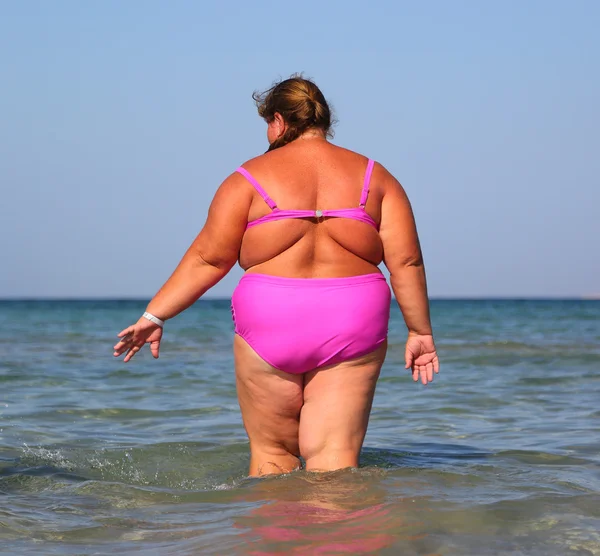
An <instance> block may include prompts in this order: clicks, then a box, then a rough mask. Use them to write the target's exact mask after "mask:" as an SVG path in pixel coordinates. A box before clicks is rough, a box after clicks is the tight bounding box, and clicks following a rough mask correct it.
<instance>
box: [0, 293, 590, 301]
mask: <svg viewBox="0 0 600 556" xmlns="http://www.w3.org/2000/svg"><path fill="white" fill-rule="evenodd" d="M151 299H152V297H151V296H150V297H133V296H131V297H129V296H115V297H109V296H77V297H62V296H40V297H35V296H14V297H0V302H6V301H14V302H17V301H150V300H151ZM392 299H393V300H395V297H394V296H393V295H392ZM429 300H430V301H496V300H497V301H600V295H568V296H561V295H540V296H528V295H474V296H462V295H459V296H453V295H436V296H431V297H429ZM202 301H231V296H215V297H213V296H208V297H202V298H200V299H198V300H197V301H195V302H194V303H198V302H202Z"/></svg>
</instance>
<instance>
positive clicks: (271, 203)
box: [236, 166, 277, 210]
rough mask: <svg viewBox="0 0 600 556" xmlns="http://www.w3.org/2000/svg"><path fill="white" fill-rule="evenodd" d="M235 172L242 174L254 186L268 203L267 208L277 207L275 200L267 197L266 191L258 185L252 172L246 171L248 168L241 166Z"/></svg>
mask: <svg viewBox="0 0 600 556" xmlns="http://www.w3.org/2000/svg"><path fill="white" fill-rule="evenodd" d="M236 172H239V173H240V174H242V176H244V177H245V178H246V179H247V180H248V181H249V182H250V183H251V184H252V186H253V187H254V189H256V191H257V192H258V194H259V195H260V196H261V197H262V198H263V200H264V201H265V203H267V205H269V208H270V209H271V210H274V209H276V208H277V203H275V201H273V199H271V197H269V195H268V193H267V192H266V191H265V190H264V189H263V188H262V187H261V186H260V183H258V182H257V181H256V180H255V179H254V177H253V176H252V174H250V172H248V170H246V168H242V167H241V166H240V167H239V168H238V169H237V170H236Z"/></svg>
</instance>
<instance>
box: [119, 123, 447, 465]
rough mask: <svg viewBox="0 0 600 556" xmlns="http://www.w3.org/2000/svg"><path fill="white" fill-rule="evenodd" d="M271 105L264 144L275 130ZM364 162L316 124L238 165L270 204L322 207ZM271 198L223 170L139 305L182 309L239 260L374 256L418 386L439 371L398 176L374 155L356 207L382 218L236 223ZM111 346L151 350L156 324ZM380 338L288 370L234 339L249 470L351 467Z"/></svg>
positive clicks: (352, 266) (346, 187) (140, 325)
mask: <svg viewBox="0 0 600 556" xmlns="http://www.w3.org/2000/svg"><path fill="white" fill-rule="evenodd" d="M285 126H286V124H285V121H284V120H283V118H282V117H281V116H280V115H279V114H276V115H275V118H274V119H273V121H272V122H270V123H269V124H268V129H267V138H268V140H269V142H272V141H273V140H275V139H276V138H277V137H279V136H280V135H281V134H282V133H283V132H284V130H285ZM366 165H367V159H366V158H365V157H363V156H362V155H359V154H357V153H354V152H352V151H349V150H346V149H343V148H341V147H338V146H335V145H333V144H331V143H329V142H328V141H327V140H326V137H325V135H324V133H323V132H322V131H321V130H318V129H314V130H309V131H308V132H306V133H305V134H304V135H302V136H301V137H299V138H298V139H296V140H295V141H293V142H291V143H289V144H288V145H285V146H284V147H281V148H278V149H275V150H273V151H271V152H268V153H266V154H264V155H261V156H259V157H257V158H254V159H252V160H250V161H248V162H247V163H246V164H244V167H245V168H246V169H247V170H248V171H249V172H250V173H251V174H252V175H253V176H254V177H255V178H256V179H257V180H258V182H259V183H260V184H261V185H262V186H263V187H264V188H265V190H266V191H268V193H269V195H270V196H271V197H272V198H273V199H275V200H276V201H277V205H278V206H279V208H282V209H288V208H298V209H300V208H301V209H310V210H316V209H330V208H344V207H354V206H357V205H358V200H359V198H360V192H361V188H362V179H363V176H364V172H365V169H366ZM269 210H270V209H269V207H268V206H267V205H266V204H265V202H264V201H263V199H262V198H261V197H260V196H259V195H258V193H256V191H255V190H254V188H253V187H252V186H251V185H250V184H249V183H248V182H247V181H246V179H245V178H244V177H243V176H241V175H240V174H238V173H234V174H232V175H231V176H229V177H228V178H227V179H226V180H225V181H224V182H223V183H222V184H221V186H220V187H219V189H218V190H217V192H216V194H215V196H214V199H213V201H212V203H211V206H210V208H209V212H208V218H207V220H206V223H205V225H204V228H203V229H202V231H201V232H200V233H199V234H198V236H197V238H196V239H195V240H194V242H193V243H192V245H191V246H190V248H189V249H188V250H187V252H186V253H185V255H184V257H183V259H182V260H181V262H180V263H179V265H178V266H177V268H176V269H175V271H174V272H173V274H172V275H171V277H170V278H169V279H168V281H167V282H166V283H165V284H164V285H163V287H162V288H161V289H160V290H159V292H158V293H157V294H156V295H155V296H154V298H153V299H152V301H151V302H150V304H149V305H148V308H147V311H148V312H150V313H152V314H153V315H155V316H157V317H159V318H161V319H163V320H166V319H169V318H172V317H174V316H175V315H177V314H178V313H180V312H181V311H183V310H185V309H187V308H188V307H189V306H191V305H192V304H193V303H194V302H195V301H196V300H198V299H199V298H200V297H201V296H202V295H203V294H204V293H205V292H206V291H208V290H209V289H210V288H211V287H212V286H214V285H215V284H216V283H218V282H219V280H221V279H222V278H223V277H224V276H225V275H226V274H227V273H228V272H229V270H230V269H231V268H232V267H233V266H234V265H235V264H236V262H239V264H240V266H241V267H242V268H243V269H244V270H245V271H246V272H254V273H261V274H271V275H274V276H283V277H295V278H329V277H345V276H356V275H361V274H369V273H373V272H379V270H378V265H379V264H380V263H382V262H383V263H384V264H385V265H386V267H387V268H388V270H389V272H390V276H391V286H392V290H393V291H394V294H395V296H396V300H397V302H398V304H399V306H400V309H401V311H402V314H403V316H404V320H405V322H406V325H407V328H408V338H407V342H406V350H405V361H406V368H407V369H410V370H411V373H412V377H413V380H414V381H415V382H417V381H419V380H420V381H421V382H422V383H423V384H428V383H429V382H431V381H432V380H433V377H434V374H435V373H437V372H438V371H439V360H438V357H437V353H436V349H435V345H434V341H433V336H432V331H431V323H430V318H429V304H428V299H427V287H426V280H425V269H424V266H423V258H422V255H421V249H420V246H419V240H418V236H417V230H416V226H415V221H414V217H413V214H412V210H411V207H410V203H409V201H408V198H407V197H406V194H405V192H404V190H403V188H402V186H401V185H400V183H398V181H397V180H396V179H395V178H394V177H393V176H392V175H391V174H390V173H389V172H388V171H387V170H386V169H385V168H384V167H383V166H381V165H379V164H376V165H375V169H374V171H373V175H372V179H371V188H370V194H369V198H368V201H367V206H366V210H367V212H368V213H369V214H370V215H371V216H372V217H373V218H374V219H375V221H376V222H378V223H379V224H380V230H379V233H378V232H377V231H376V230H375V229H374V228H372V227H371V226H369V225H367V224H365V223H363V222H358V221H355V220H350V219H343V218H322V219H319V220H317V219H293V220H279V221H274V222H269V223H266V224H263V225H260V226H256V227H253V228H251V229H250V230H248V231H246V224H247V222H248V221H251V220H255V219H257V218H260V217H261V216H264V215H265V214H267V213H268V212H269ZM119 338H121V340H120V341H119V342H118V343H117V345H116V346H115V348H114V349H115V351H114V355H115V356H117V357H118V356H121V355H123V354H125V358H124V361H125V362H127V361H129V360H130V359H131V358H132V357H133V356H134V355H135V354H136V353H137V352H138V351H139V350H140V349H141V348H142V346H143V345H144V344H145V343H149V344H150V351H151V353H152V355H153V356H154V357H155V358H157V357H158V355H159V348H160V341H161V338H162V329H161V328H160V327H158V326H157V325H155V324H154V323H152V322H150V321H148V320H146V319H145V318H143V317H142V318H140V319H139V320H138V322H137V323H136V324H134V325H132V326H129V327H127V328H126V329H125V330H123V331H122V332H121V333H120V334H119ZM386 349H387V346H385V345H384V346H381V347H379V348H378V349H377V350H376V351H374V352H372V353H370V354H368V355H366V356H364V357H361V358H359V359H356V360H353V361H345V362H343V363H340V364H337V365H332V366H329V367H324V368H320V369H315V370H313V371H309V372H308V373H305V374H304V375H292V374H288V373H285V372H283V371H280V370H278V369H275V368H274V367H271V366H270V365H268V364H267V363H266V362H265V361H263V360H262V359H261V358H260V357H259V356H258V355H257V354H256V353H255V352H254V351H253V350H252V349H251V348H250V346H248V344H247V343H246V342H245V341H244V340H243V339H242V338H240V337H239V336H235V339H234V356H235V367H236V385H237V390H238V399H239V402H240V408H241V411H242V417H243V420H244V426H245V428H246V431H247V433H248V437H249V439H250V450H251V460H250V475H255V476H259V475H265V474H272V473H283V472H289V471H292V470H294V469H297V468H298V467H299V466H300V460H299V457H302V458H303V459H304V461H305V464H306V469H307V470H315V471H316V470H320V471H329V470H334V469H340V468H344V467H356V466H357V465H358V456H359V453H360V449H361V447H362V443H363V440H364V436H365V433H366V430H367V425H368V420H369V414H370V410H371V404H372V401H373V395H374V392H375V385H376V382H377V378H378V376H379V372H380V370H381V365H382V364H383V361H384V359H385V354H386Z"/></svg>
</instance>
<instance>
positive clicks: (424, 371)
mask: <svg viewBox="0 0 600 556" xmlns="http://www.w3.org/2000/svg"><path fill="white" fill-rule="evenodd" d="M419 372H420V374H421V382H422V383H423V385H426V384H427V367H425V365H421V368H420V369H419Z"/></svg>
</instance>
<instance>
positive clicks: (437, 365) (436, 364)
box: [433, 355, 440, 373]
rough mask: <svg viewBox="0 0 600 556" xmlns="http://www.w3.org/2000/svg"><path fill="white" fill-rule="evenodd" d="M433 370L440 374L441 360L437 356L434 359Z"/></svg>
mask: <svg viewBox="0 0 600 556" xmlns="http://www.w3.org/2000/svg"><path fill="white" fill-rule="evenodd" d="M433 370H434V371H435V372H436V373H439V372H440V360H439V359H438V357H437V355H436V356H435V358H434V359H433Z"/></svg>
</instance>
